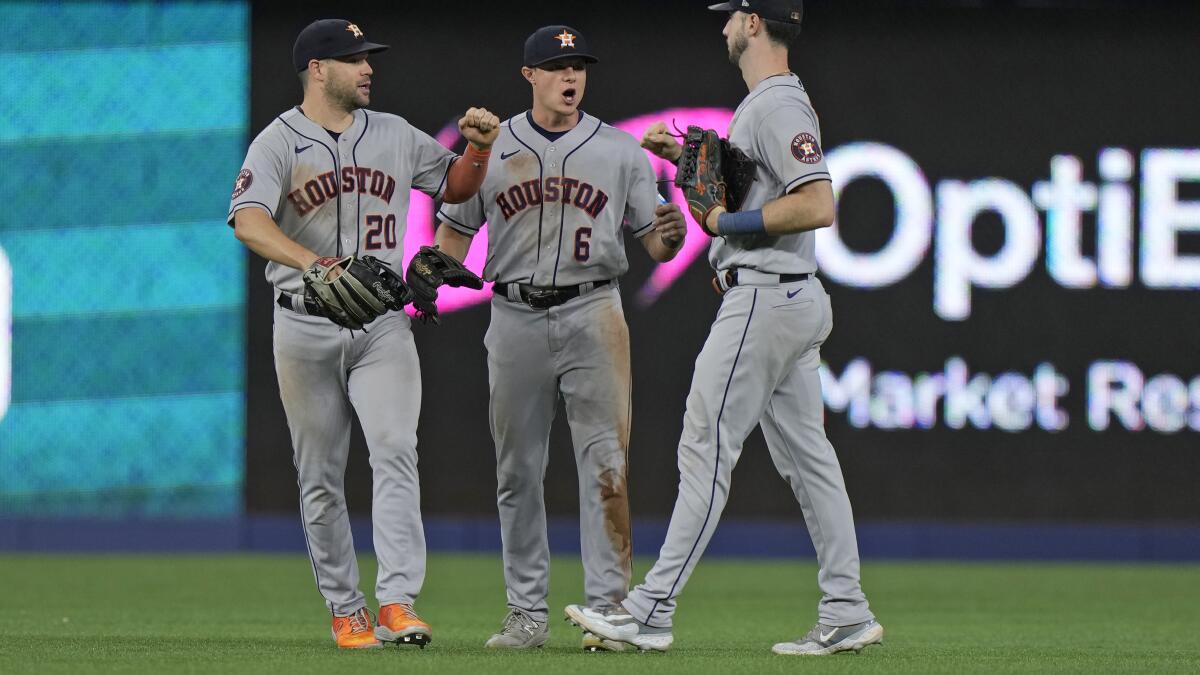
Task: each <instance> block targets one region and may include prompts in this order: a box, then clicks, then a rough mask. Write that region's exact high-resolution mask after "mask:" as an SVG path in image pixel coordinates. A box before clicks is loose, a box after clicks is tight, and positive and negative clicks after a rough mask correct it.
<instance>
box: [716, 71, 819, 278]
mask: <svg viewBox="0 0 1200 675" xmlns="http://www.w3.org/2000/svg"><path fill="white" fill-rule="evenodd" d="M729 142H730V143H731V144H732V145H733V146H734V147H736V148H740V149H741V150H743V151H744V152H745V153H746V154H747V155H749V156H750V157H752V158H753V159H754V160H755V161H756V163H757V164H758V174H757V175H756V176H755V181H754V182H753V183H752V184H751V187H750V191H749V192H748V193H747V195H746V200H745V202H744V203H743V204H742V207H741V210H742V211H752V210H754V209H761V208H762V207H763V204H766V203H767V202H769V201H772V200H774V199H777V198H778V197H780V196H782V195H785V194H787V193H788V192H791V191H792V190H794V189H795V188H796V187H798V186H800V185H803V184H805V183H809V182H812V181H814V180H829V169H828V168H826V166H825V156H824V153H822V152H821V130H820V128H819V127H818V125H817V113H816V112H815V111H814V110H813V107H812V102H811V101H809V98H808V92H807V91H805V90H804V85H803V84H801V83H800V79H799V78H797V77H796V76H795V75H794V74H792V73H787V74H784V75H775V76H774V77H768V78H767V79H765V80H763V81H762V82H760V83H759V84H758V86H757V87H755V88H754V91H752V92H750V95H749V96H747V97H746V99H745V100H744V101H742V104H741V105H739V106H738V108H737V110H736V111H734V113H733V121H731V122H730V123H729ZM815 246H816V233H815V232H800V233H797V234H785V235H783V236H779V237H769V236H766V235H752V236H735V237H723V238H718V239H714V240H713V242H712V247H711V248H709V252H708V259H709V262H711V263H712V266H713V268H714V269H719V270H721V269H728V268H731V267H749V268H751V269H756V270H758V271H760V272H774V273H775V274H789V273H798V272H816V271H817V256H816V249H815Z"/></svg>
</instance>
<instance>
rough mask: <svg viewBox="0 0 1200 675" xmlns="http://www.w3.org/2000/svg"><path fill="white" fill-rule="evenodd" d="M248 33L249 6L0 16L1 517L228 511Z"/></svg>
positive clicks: (234, 480)
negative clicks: (236, 225)
mask: <svg viewBox="0 0 1200 675" xmlns="http://www.w3.org/2000/svg"><path fill="white" fill-rule="evenodd" d="M248 25H249V10H248V3H245V2H11V1H10V2H0V56H2V57H3V59H4V63H5V64H6V67H7V69H6V72H8V73H9V76H7V77H4V78H0V101H3V103H4V105H3V110H4V112H3V115H2V116H0V168H2V169H3V170H0V203H2V204H3V207H2V208H0V249H3V251H4V253H5V254H6V255H7V257H8V259H9V260H10V261H11V264H12V279H13V293H12V317H11V321H12V327H11V335H12V353H11V369H12V378H11V402H10V405H9V407H8V409H7V411H6V412H5V413H3V416H2V417H0V517H3V516H5V515H10V514H16V515H37V516H41V517H53V516H58V515H61V516H68V517H78V516H107V515H111V516H129V515H153V516H170V517H191V516H204V517H228V516H230V515H236V514H237V513H238V512H240V510H241V503H242V499H241V491H242V480H243V476H244V473H245V470H244V453H245V449H244V443H245V394H244V391H245V325H244V324H245V293H246V290H245V283H246V281H245V280H246V269H245V260H246V254H245V249H244V247H243V246H242V245H241V244H240V243H239V242H238V241H237V240H236V239H235V238H234V236H233V232H232V230H231V229H230V228H229V227H228V226H227V225H226V224H225V213H226V210H227V208H228V204H229V194H230V192H231V191H232V189H233V181H234V179H235V177H236V176H237V172H238V169H239V167H240V165H241V162H242V158H243V156H244V154H245V149H246V144H247V140H248V139H247V135H248V129H247V121H248V118H249V68H248V65H249V64H248V59H249V42H248V40H249V32H248ZM18 73H19V74H18ZM47 260H51V261H52V263H51V264H47V262H46V261H47ZM4 319H5V317H0V323H4ZM0 330H5V331H7V330H8V326H7V324H6V323H5V325H4V326H3V327H0ZM5 365H7V364H5ZM4 370H5V369H3V368H0V374H2V373H3V372H4Z"/></svg>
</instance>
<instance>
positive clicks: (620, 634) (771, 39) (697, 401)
mask: <svg viewBox="0 0 1200 675" xmlns="http://www.w3.org/2000/svg"><path fill="white" fill-rule="evenodd" d="M710 9H713V10H718V11H727V12H730V16H729V20H728V22H727V23H726V25H725V30H724V35H725V38H726V42H727V46H728V48H729V56H730V60H731V61H733V62H734V63H735V64H737V65H738V66H739V67H740V68H741V71H742V76H743V78H744V79H745V81H746V86H747V88H748V89H749V90H750V94H749V95H748V96H747V97H746V98H745V100H743V101H742V103H741V105H740V106H738V109H737V111H736V112H735V114H734V117H733V121H732V122H731V124H730V127H729V141H730V144H731V145H732V146H734V147H735V148H738V149H741V150H742V151H744V152H745V153H746V154H747V155H749V156H750V157H751V158H752V159H753V160H754V161H755V164H756V165H757V175H756V177H755V182H754V183H753V187H752V188H751V189H750V190H749V192H748V193H747V195H746V198H745V201H744V203H743V205H742V208H741V210H740V211H738V212H737V213H726V212H725V209H723V208H720V207H717V208H715V209H714V210H712V211H711V212H710V213H706V214H704V216H705V218H704V220H705V222H704V223H702V227H704V228H705V229H706V231H709V232H712V233H715V236H716V238H714V239H713V242H712V246H711V249H710V252H709V260H710V262H711V263H712V266H713V268H714V269H716V270H717V280H718V284H719V286H720V288H721V289H722V290H724V297H723V300H722V303H721V308H720V310H719V312H718V314H717V318H716V321H715V322H714V323H713V326H712V329H711V332H710V333H709V336H708V339H707V341H706V342H705V344H704V348H703V349H702V350H701V352H700V356H699V357H698V358H697V359H696V369H695V374H694V376H693V379H692V386H691V391H690V392H689V394H688V399H687V412H686V413H685V417H684V421H683V434H682V437H681V439H680V442H679V473H680V481H679V496H678V498H677V500H676V502H675V510H674V513H673V514H672V516H671V523H670V526H669V527H668V530H667V537H666V541H665V542H664V544H663V547H662V550H661V552H660V553H659V558H658V561H657V562H656V563H655V565H654V567H653V569H651V570H650V572H649V574H647V575H646V581H645V582H644V583H642V584H641V585H640V586H638V587H637V588H635V589H634V590H633V591H632V592H631V593H630V594H629V597H627V598H626V599H625V601H624V602H623V603H622V606H621V607H620V608H619V609H617V610H614V611H609V612H603V611H598V610H596V609H595V608H588V607H581V606H576V605H572V606H568V607H567V609H566V613H567V617H568V619H569V620H571V621H573V622H575V623H577V624H578V625H580V626H582V627H583V628H584V629H585V630H588V631H591V632H593V633H595V634H597V635H600V636H602V637H604V638H607V639H610V640H621V641H625V642H628V643H631V644H634V645H637V646H638V647H640V648H642V649H654V650H666V649H667V648H669V647H670V645H671V642H672V634H671V620H672V615H673V614H674V613H675V602H676V598H678V596H679V594H680V593H681V592H682V591H683V587H684V585H685V584H686V583H687V580H688V577H689V576H690V575H691V573H692V571H693V569H694V568H695V566H696V564H697V562H698V561H699V559H700V556H701V554H702V553H703V552H704V549H705V546H706V545H707V544H708V542H709V540H710V538H711V537H712V534H713V531H714V530H715V529H716V526H717V521H718V520H719V519H720V517H721V511H722V510H723V509H724V507H725V503H726V498H727V496H728V493H729V480H730V472H731V471H732V470H733V467H734V465H735V464H736V463H737V460H738V457H739V456H740V454H741V450H742V443H743V442H744V441H745V439H746V437H747V436H748V435H749V434H750V432H751V431H752V430H753V428H754V426H755V425H756V424H757V425H761V426H762V429H763V435H764V436H765V437H766V440H767V447H768V448H769V450H770V453H771V458H772V459H773V460H774V462H775V467H776V469H777V470H778V471H779V473H780V475H782V476H783V477H784V478H785V479H786V480H787V482H788V484H789V485H790V486H791V488H792V491H793V493H794V494H795V496H796V499H797V500H798V501H799V502H800V507H801V509H802V511H803V513H804V519H805V522H806V523H807V525H808V531H809V535H810V536H811V537H812V541H813V545H814V547H815V548H816V553H817V563H818V565H819V571H818V574H817V583H818V585H819V586H820V588H821V590H822V592H823V597H822V598H821V601H820V603H819V606H818V610H817V611H818V622H817V624H816V625H815V626H814V627H813V628H812V629H811V630H810V631H809V633H808V634H807V635H805V636H803V637H801V638H799V639H797V640H795V641H793V642H783V643H780V644H777V645H775V646H774V649H773V651H774V652H775V653H777V654H809V655H821V654H832V653H835V652H839V651H847V650H854V651H858V650H861V649H862V648H863V647H865V646H867V645H870V644H873V643H877V642H880V641H881V640H882V638H883V628H882V626H880V625H879V623H878V622H876V621H875V618H874V615H873V614H872V613H871V610H870V609H869V608H868V606H867V599H866V596H865V595H864V594H863V591H862V588H861V585H860V583H859V559H858V544H857V542H856V540H855V535H854V520H853V515H852V513H851V509H850V500H849V498H848V497H847V495H846V487H845V484H844V482H843V480H842V472H841V467H840V466H839V464H838V459H837V455H836V454H835V453H834V450H833V447H832V446H831V445H830V443H829V441H828V440H827V439H826V437H825V430H824V422H823V402H822V397H821V385H820V379H819V377H818V367H819V366H820V362H821V358H820V346H821V344H822V342H824V340H825V339H826V337H828V336H829V333H830V331H831V330H832V327H833V323H832V317H831V313H830V303H829V296H828V295H827V294H826V293H825V290H824V288H822V286H821V282H820V281H819V280H818V279H817V278H816V277H815V276H814V273H815V272H816V271H817V266H816V262H815V255H814V236H815V235H814V230H817V229H819V228H822V227H827V226H829V225H830V224H831V223H832V222H833V219H834V215H835V207H834V201H833V190H832V186H831V183H830V177H829V173H828V171H827V169H826V167H825V162H824V156H823V154H822V151H821V147H820V139H821V133H820V129H819V128H818V124H817V116H816V113H815V112H814V111H813V107H812V104H811V102H810V101H809V97H808V94H807V92H806V91H805V89H804V86H803V85H802V84H801V83H800V80H799V79H798V78H797V77H796V76H795V75H794V74H792V73H791V72H790V71H789V70H788V44H789V43H790V42H792V41H794V40H795V39H796V38H797V36H798V34H799V29H800V21H801V18H802V12H803V9H802V6H801V2H800V0H736V1H734V2H726V3H721V4H718V5H713V6H711V7H710ZM643 144H644V145H645V146H646V147H647V148H649V149H651V150H652V151H653V152H655V153H656V154H658V155H660V156H662V157H664V158H668V159H671V160H676V159H677V158H678V157H679V156H680V154H681V151H682V148H681V147H680V146H679V144H678V143H676V142H675V140H674V139H673V138H672V137H671V136H670V135H668V134H667V133H666V127H665V126H663V125H662V124H656V125H654V126H653V127H651V128H650V129H649V130H648V131H647V133H646V136H645V138H644V139H643Z"/></svg>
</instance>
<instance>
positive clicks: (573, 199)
mask: <svg viewBox="0 0 1200 675" xmlns="http://www.w3.org/2000/svg"><path fill="white" fill-rule="evenodd" d="M596 61H597V60H596V58H595V57H594V56H592V55H591V54H590V53H589V51H588V47H587V43H586V41H585V40H584V37H583V35H582V34H580V32H579V31H577V30H575V29H573V28H570V27H569V26H561V25H556V26H547V27H544V28H541V29H539V30H537V31H536V32H534V33H533V34H532V35H531V36H530V37H529V39H528V40H527V41H526V43H525V58H524V67H523V68H522V69H521V73H522V76H523V77H524V78H525V80H526V81H528V83H529V85H530V86H531V88H532V90H533V107H532V108H531V109H530V110H528V111H527V112H523V113H521V114H519V115H517V116H516V117H513V118H512V119H509V120H507V121H506V122H504V123H503V126H502V130H501V132H500V137H499V138H498V139H497V140H496V145H495V147H496V152H497V153H499V156H498V158H497V159H496V160H493V162H492V164H491V166H490V167H489V168H488V174H487V178H486V180H485V181H484V184H483V187H482V189H480V191H479V196H478V198H477V199H472V200H469V201H467V202H465V203H463V204H458V205H453V206H446V207H443V208H442V210H441V212H440V213H439V220H440V221H441V223H440V226H439V227H438V230H437V242H438V244H439V245H440V246H441V247H442V249H443V250H445V251H446V252H447V253H449V254H451V255H453V256H454V257H456V258H458V259H459V260H461V259H462V258H463V257H464V256H465V255H466V253H467V250H468V248H469V247H470V244H471V239H472V237H473V236H474V235H475V234H476V233H477V232H479V230H480V228H481V227H482V225H483V224H484V222H485V221H486V223H487V226H488V232H487V238H488V255H487V263H486V265H485V267H484V277H485V278H487V279H491V280H494V281H495V282H496V284H495V286H494V287H493V289H492V290H493V297H492V310H491V324H490V326H489V327H488V331H487V335H486V337H485V338H484V344H485V346H486V348H487V353H488V375H489V378H488V380H489V389H490V404H489V405H490V411H489V421H490V425H491V431H492V437H493V439H494V441H495V444H496V478H497V483H498V487H497V500H496V501H497V507H498V510H499V514H500V527H501V533H502V541H503V558H504V579H505V584H506V587H507V591H508V607H509V613H508V616H507V617H506V618H505V620H504V624H503V626H502V627H501V630H500V632H498V633H497V634H495V635H493V636H492V637H491V638H490V639H489V640H488V641H487V646H488V647H490V648H498V649H526V648H530V647H540V646H542V645H543V644H545V642H546V640H547V639H548V637H549V629H548V626H547V621H546V620H547V616H548V613H549V610H548V607H547V602H546V598H547V595H548V592H549V572H550V569H549V566H550V551H549V546H548V543H547V538H546V507H545V503H544V501H543V487H542V481H543V479H544V477H545V472H546V463H547V461H548V453H549V436H550V426H551V423H552V422H553V420H554V414H555V407H556V404H557V399H558V396H559V395H560V394H561V395H562V397H563V400H564V401H565V403H566V411H567V422H568V423H569V424H570V427H571V438H572V441H573V444H574V446H575V458H576V466H577V469H578V476H579V520H580V522H579V525H580V540H581V548H582V553H583V565H584V591H585V595H586V597H587V602H588V604H589V606H591V607H593V608H594V609H596V610H597V611H599V612H605V611H609V610H612V609H614V608H615V607H616V605H617V604H618V603H620V601H621V600H622V599H624V598H625V595H626V593H627V592H628V591H629V583H630V578H631V576H632V561H631V557H630V556H631V552H632V551H631V540H630V523H629V493H628V489H627V484H626V475H627V459H628V452H629V429H630V415H631V412H632V403H631V397H630V396H631V395H630V364H629V329H628V328H627V326H626V323H625V316H624V311H623V309H622V306H621V295H620V293H619V291H618V287H617V282H618V278H619V277H620V276H621V275H622V274H624V273H625V271H626V270H627V268H628V262H627V261H626V258H625V244H624V241H623V238H622V235H623V230H624V229H628V230H629V232H630V234H632V235H633V236H634V237H636V238H637V239H638V240H639V241H640V242H641V243H642V245H643V246H644V247H645V249H646V251H647V252H648V253H649V254H650V256H651V257H652V258H653V259H654V260H656V261H659V262H664V261H667V260H671V259H672V258H674V257H675V254H676V253H677V252H678V250H679V247H680V246H681V245H682V243H683V237H684V234H685V233H686V230H687V227H686V221H685V220H684V218H683V214H682V213H681V212H680V211H679V208H678V207H676V206H675V205H660V204H659V197H658V191H657V187H658V186H657V181H656V179H657V176H656V175H655V174H654V171H653V169H652V168H651V166H650V161H649V158H647V157H646V153H645V152H644V151H643V150H642V149H641V148H640V147H639V146H638V142H637V140H636V139H634V138H633V137H631V136H629V135H628V134H626V133H625V132H623V131H620V130H618V129H615V128H613V127H611V126H609V125H607V124H604V123H603V122H601V121H600V120H598V119H596V118H595V117H592V116H591V115H588V114H586V113H584V112H583V111H581V110H579V105H580V102H581V101H582V100H583V95H584V90H585V86H586V84H587V75H588V65H590V64H593V63H596ZM621 646H622V645H618V644H614V643H607V644H606V643H604V641H602V640H599V639H597V638H595V637H594V636H588V635H585V636H584V648H585V649H606V648H619V647H621Z"/></svg>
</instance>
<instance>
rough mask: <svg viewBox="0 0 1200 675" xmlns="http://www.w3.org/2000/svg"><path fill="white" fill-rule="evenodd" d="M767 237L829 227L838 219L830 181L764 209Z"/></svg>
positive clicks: (799, 190)
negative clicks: (768, 235)
mask: <svg viewBox="0 0 1200 675" xmlns="http://www.w3.org/2000/svg"><path fill="white" fill-rule="evenodd" d="M762 215H763V226H764V229H765V230H766V232H767V234H770V235H775V236H778V235H782V234H794V233H796V232H808V231H810V230H819V229H821V228H822V227H829V226H830V225H832V224H833V219H834V216H835V211H834V205H833V188H832V186H831V184H830V182H829V181H824V180H822V181H813V182H811V183H806V184H804V185H801V186H800V187H798V188H796V189H795V190H793V191H792V192H790V193H788V194H786V195H784V196H783V197H780V198H779V199H776V200H774V201H772V202H768V203H767V204H765V205H764V206H763V209H762Z"/></svg>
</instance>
